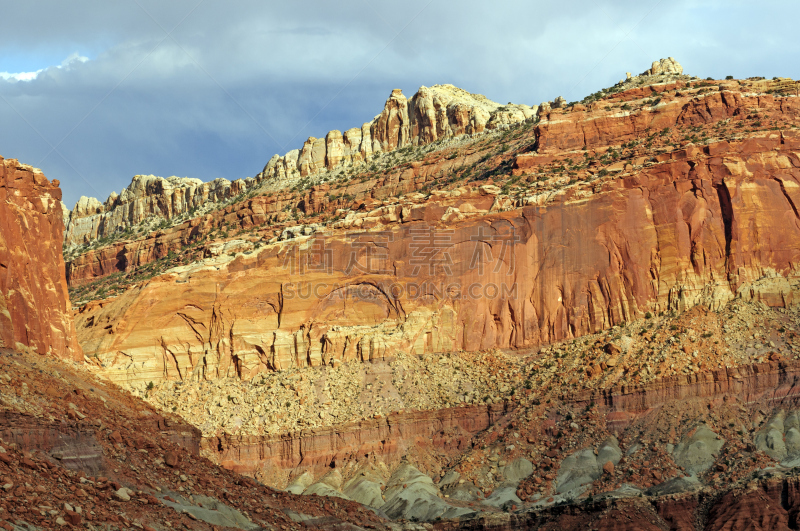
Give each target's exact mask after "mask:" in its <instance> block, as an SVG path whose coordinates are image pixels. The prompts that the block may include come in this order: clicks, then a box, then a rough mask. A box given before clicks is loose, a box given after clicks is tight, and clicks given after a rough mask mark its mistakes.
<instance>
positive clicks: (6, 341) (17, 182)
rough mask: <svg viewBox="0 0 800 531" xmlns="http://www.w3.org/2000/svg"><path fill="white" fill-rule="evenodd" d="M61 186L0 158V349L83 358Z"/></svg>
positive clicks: (30, 168) (17, 164)
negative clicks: (70, 291) (65, 252)
mask: <svg viewBox="0 0 800 531" xmlns="http://www.w3.org/2000/svg"><path fill="white" fill-rule="evenodd" d="M58 184H59V183H58V181H53V182H50V181H48V180H47V178H46V177H45V176H44V175H42V173H41V172H40V171H39V170H38V169H35V168H32V167H30V166H26V165H24V164H20V163H19V162H18V161H17V160H15V159H3V158H2V157H0V347H5V348H15V349H19V348H30V349H33V350H34V351H36V352H38V353H39V354H48V355H54V356H58V357H62V358H68V359H79V358H81V349H80V347H79V346H78V342H77V339H76V336H75V326H74V324H73V321H72V315H71V311H70V303H69V298H68V296H67V284H66V275H65V268H64V259H63V257H62V255H61V242H62V236H63V231H64V225H63V219H62V215H61V214H62V210H61V189H60V188H59V187H58Z"/></svg>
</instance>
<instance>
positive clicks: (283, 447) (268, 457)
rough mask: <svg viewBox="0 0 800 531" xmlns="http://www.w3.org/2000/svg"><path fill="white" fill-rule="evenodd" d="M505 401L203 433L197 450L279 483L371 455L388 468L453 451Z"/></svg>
mask: <svg viewBox="0 0 800 531" xmlns="http://www.w3.org/2000/svg"><path fill="white" fill-rule="evenodd" d="M506 412H507V411H506V406H504V405H503V404H498V405H495V406H475V407H466V408H450V409H442V410H438V411H414V412H404V413H393V414H390V415H388V416H386V417H379V418H376V419H368V420H363V421H360V422H357V423H352V424H344V425H337V426H331V427H327V428H323V429H315V430H309V431H307V432H298V433H284V434H281V435H279V436H252V435H251V436H240V435H233V434H220V435H218V436H216V437H206V438H204V439H203V442H202V451H203V454H204V455H206V456H207V457H209V458H210V459H212V460H213V461H214V462H216V463H219V464H221V465H222V466H224V467H225V468H228V469H231V470H234V471H236V472H239V473H242V474H246V475H248V476H254V477H256V478H257V479H259V481H262V482H264V483H267V484H269V485H274V486H277V487H281V488H285V486H286V484H287V480H288V478H289V476H290V475H292V476H294V475H297V471H298V470H302V471H307V472H309V473H311V474H312V475H313V476H314V477H319V476H321V475H324V474H325V472H327V470H329V469H330V468H331V467H336V468H340V469H345V468H346V467H348V465H349V466H350V468H352V466H353V465H355V464H356V463H361V462H362V461H365V459H364V458H365V457H367V459H366V460H367V461H369V460H371V461H373V462H381V463H383V464H384V466H386V467H387V469H388V470H392V469H394V468H395V467H396V466H397V465H398V464H399V462H400V461H401V459H402V458H404V457H407V456H409V455H415V456H418V457H419V459H420V460H425V457H426V454H433V455H450V456H452V455H455V454H457V453H459V452H461V451H464V450H466V449H467V448H469V447H470V445H471V442H470V441H471V440H472V437H473V436H474V435H475V434H476V433H478V432H480V431H483V430H485V429H486V428H488V427H489V426H491V425H492V424H494V423H495V422H496V421H497V420H498V419H499V418H500V417H502V416H503V415H504V414H505V413H506Z"/></svg>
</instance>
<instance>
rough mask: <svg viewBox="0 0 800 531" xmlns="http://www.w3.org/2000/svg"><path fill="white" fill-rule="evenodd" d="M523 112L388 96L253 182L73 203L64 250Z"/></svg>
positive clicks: (157, 181) (531, 114) (513, 120)
mask: <svg viewBox="0 0 800 531" xmlns="http://www.w3.org/2000/svg"><path fill="white" fill-rule="evenodd" d="M535 117H536V110H535V109H533V108H531V107H528V106H527V105H516V104H511V103H509V104H508V105H500V104H499V103H495V102H493V101H491V100H489V99H488V98H486V97H485V96H483V95H481V94H471V93H469V92H467V91H465V90H462V89H459V88H457V87H454V86H453V85H434V86H433V87H430V88H428V87H421V88H420V89H419V92H417V94H415V95H414V96H413V97H412V98H411V99H410V100H408V99H406V97H405V96H403V94H402V92H401V91H400V90H398V89H395V90H394V91H392V94H391V96H390V97H389V99H388V100H387V101H386V105H385V107H384V109H383V111H382V112H381V114H379V115H378V116H376V117H375V118H374V119H373V120H372V121H371V122H368V123H365V124H364V125H363V126H362V127H361V128H352V129H348V130H347V131H345V132H344V133H342V132H341V131H336V130H334V131H330V132H329V133H328V134H327V135H326V136H325V138H314V137H311V138H309V139H308V140H306V141H305V143H304V144H303V147H302V148H301V149H295V150H292V151H289V152H288V153H286V154H285V155H284V156H282V157H280V156H278V155H275V156H273V157H272V158H271V159H270V161H269V162H268V163H267V165H266V166H265V167H264V169H263V171H262V172H261V173H259V174H258V175H257V176H256V178H255V179H253V178H250V177H248V178H246V179H237V180H235V181H233V182H231V181H228V180H227V179H216V180H214V181H212V182H210V183H204V182H202V181H200V180H199V179H190V178H179V177H170V178H168V179H164V178H162V177H155V176H153V175H137V176H135V177H134V178H133V180H132V182H131V184H130V186H128V187H127V188H125V189H124V190H123V191H122V193H121V194H119V195H118V194H116V193H112V194H111V195H110V196H109V197H108V199H107V200H106V202H105V203H101V202H100V201H99V200H97V199H95V198H93V197H81V198H80V200H79V201H78V202H77V203H76V205H75V207H74V208H73V209H72V211H71V212H70V213H69V215H68V216H67V217H66V218H65V219H66V221H65V223H66V232H65V235H64V243H65V244H66V246H67V248H68V249H73V248H75V247H76V246H79V245H82V244H88V243H90V242H92V241H94V240H97V239H101V238H108V237H111V236H115V235H120V234H121V233H124V232H125V231H131V230H136V229H145V228H147V227H139V225H141V224H142V223H143V222H145V221H148V220H150V221H154V222H158V221H162V220H171V219H173V218H175V217H178V216H180V215H184V214H185V215H188V214H189V213H190V212H191V213H192V214H193V215H196V214H197V212H196V210H197V209H200V208H202V207H210V206H212V205H210V203H220V202H223V201H227V200H230V199H233V198H235V197H236V196H238V195H240V194H242V193H243V192H247V191H251V190H253V189H254V188H255V187H256V186H258V185H260V183H261V182H262V181H264V180H268V181H271V180H278V181H280V182H279V183H278V184H277V187H278V188H280V187H282V186H285V182H284V181H287V180H296V179H299V178H306V177H311V176H315V175H320V174H323V173H326V172H331V171H335V170H342V169H343V168H350V167H353V166H354V165H358V164H360V163H364V162H367V161H371V160H373V159H374V158H375V157H376V156H378V155H380V154H382V153H390V152H392V151H396V150H399V149H403V148H406V147H411V146H422V145H427V144H431V143H433V142H437V141H440V140H444V139H450V138H454V137H459V136H461V135H474V134H477V133H481V132H483V131H486V130H489V131H494V130H501V129H506V128H508V127H509V126H510V125H514V124H519V123H521V122H524V121H526V120H531V119H535Z"/></svg>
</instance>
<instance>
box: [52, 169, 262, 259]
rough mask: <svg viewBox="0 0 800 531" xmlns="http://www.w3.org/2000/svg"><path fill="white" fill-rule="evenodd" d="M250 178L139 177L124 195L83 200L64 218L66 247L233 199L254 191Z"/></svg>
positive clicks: (252, 181)
mask: <svg viewBox="0 0 800 531" xmlns="http://www.w3.org/2000/svg"><path fill="white" fill-rule="evenodd" d="M254 185H255V181H254V180H253V179H251V178H247V179H237V180H235V181H233V182H231V181H228V180H227V179H216V180H214V181H211V182H209V183H204V182H203V181H201V180H200V179H190V178H186V177H184V178H181V177H170V178H168V179H164V178H163V177H156V176H154V175H136V176H135V177H134V178H133V180H132V181H131V184H130V186H128V187H127V188H125V189H124V190H122V193H121V194H117V193H112V194H111V195H110V196H109V197H108V199H107V200H106V202H105V203H101V202H100V201H98V200H97V199H95V198H94V197H85V196H84V197H81V198H80V199H79V200H78V202H77V203H76V204H75V208H73V209H72V211H71V212H70V213H69V215H68V216H65V223H66V231H65V232H64V244H65V245H66V247H67V248H73V247H75V246H76V245H81V244H86V243H89V242H91V241H93V240H96V239H99V238H107V237H110V236H113V235H115V234H119V233H123V232H125V231H131V230H133V229H136V228H137V226H138V225H140V224H142V223H143V222H145V221H148V220H153V221H156V222H158V221H162V220H165V219H166V220H169V219H172V218H175V217H177V216H180V215H183V214H185V215H189V214H190V213H194V211H196V210H197V209H199V208H202V207H206V206H211V204H212V203H219V202H222V201H226V200H228V199H232V198H234V197H236V196H237V195H239V194H241V193H242V192H244V191H247V190H249V189H251V188H252V187H253V186H254Z"/></svg>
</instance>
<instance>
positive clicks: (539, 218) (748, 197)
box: [67, 58, 800, 529]
mask: <svg viewBox="0 0 800 531" xmlns="http://www.w3.org/2000/svg"><path fill="white" fill-rule="evenodd" d="M797 89H798V84H797V83H795V82H793V81H791V80H786V79H774V80H764V79H746V80H734V79H726V80H711V79H706V80H702V79H699V78H696V77H691V76H688V75H684V74H683V70H682V68H681V67H680V65H679V64H678V63H677V62H676V61H675V60H674V59H671V58H670V59H665V60H661V61H657V62H655V63H653V65H652V66H651V67H650V68H649V69H648V70H646V71H645V72H644V73H642V74H641V75H638V76H626V79H623V80H622V81H620V83H618V84H617V85H615V86H614V87H609V88H607V89H603V90H600V91H598V92H596V93H594V94H592V95H589V96H587V97H586V98H584V99H583V100H582V101H580V102H572V103H567V102H566V101H564V100H563V98H557V99H556V100H554V101H552V102H547V103H543V104H542V105H540V106H539V108H538V109H537V110H536V112H535V114H534V113H532V114H529V115H527V116H526V111H525V109H524V108H514V109H512V108H511V107H509V106H505V107H500V106H499V105H497V104H493V103H491V102H486V100H485V99H483V98H482V97H478V96H474V95H468V94H466V93H463V92H459V91H458V90H457V89H454V88H452V87H447V86H437V87H432V88H430V89H425V88H423V89H421V90H420V92H419V93H418V94H417V95H415V96H414V97H412V98H411V99H410V100H407V99H406V98H405V97H403V96H402V95H401V94H400V93H399V92H395V93H393V95H392V97H391V98H390V99H389V100H388V101H387V104H386V107H385V109H384V112H383V113H382V114H381V115H379V116H378V117H376V119H375V120H373V121H372V122H370V123H369V124H367V125H366V126H365V127H362V128H361V129H352V130H349V131H346V132H345V133H344V134H340V133H338V132H331V133H329V134H328V135H327V136H326V138H325V139H321V140H317V139H311V140H310V141H309V142H307V143H306V145H305V146H304V148H303V150H302V151H298V152H296V153H290V154H287V155H286V156H284V157H273V159H272V160H271V161H270V163H269V164H268V165H267V167H266V168H265V170H264V172H262V174H260V176H259V177H258V179H259V180H260V182H259V184H258V185H257V187H255V188H252V189H248V190H249V191H248V192H247V194H245V195H244V196H241V197H240V198H239V199H238V200H236V201H231V202H230V204H227V205H224V206H221V207H220V208H215V209H213V210H208V211H206V212H204V213H203V214H202V215H199V216H195V217H193V218H191V219H186V218H183V219H177V220H175V221H174V222H173V223H171V224H169V226H167V225H164V226H162V227H160V228H158V229H157V230H145V231H142V232H139V233H131V234H128V235H126V236H125V237H124V238H120V239H118V240H116V241H113V242H103V243H102V244H96V245H94V246H93V248H92V249H88V250H87V249H82V250H80V252H78V253H75V254H74V256H71V257H70V260H69V263H68V266H67V277H68V280H69V283H70V289H71V296H72V301H73V304H74V306H75V308H76V310H75V312H76V313H75V319H76V327H77V332H78V337H79V339H80V342H81V345H82V347H83V349H84V351H85V353H86V355H87V357H88V358H89V363H88V364H87V369H88V370H90V371H92V372H93V373H94V374H96V375H97V376H98V377H100V378H104V379H108V380H111V381H113V382H115V383H117V384H118V385H119V386H121V387H123V388H125V389H127V390H129V391H130V392H131V393H133V394H134V395H138V396H140V397H142V398H144V399H145V400H147V401H148V402H149V403H150V404H152V405H153V406H154V407H156V408H158V410H159V411H162V412H164V413H169V414H172V413H174V414H177V415H180V416H181V418H183V419H185V421H186V422H188V423H190V424H191V425H193V426H195V427H197V428H198V429H199V430H200V434H201V436H202V440H201V442H200V446H201V453H202V455H204V456H205V457H207V458H209V459H210V460H212V461H213V462H215V463H219V464H221V465H222V466H224V467H225V468H227V469H230V470H234V471H237V472H240V473H243V474H246V475H248V476H252V477H254V478H256V479H257V480H258V481H259V482H261V483H264V484H266V485H270V486H271V487H275V488H280V489H284V490H285V491H287V492H292V493H302V494H305V495H308V496H312V498H311V499H317V498H316V497H313V495H317V496H328V497H330V499H334V498H335V499H345V500H351V501H357V502H359V503H361V504H363V505H365V506H368V507H371V508H372V509H373V510H376V511H379V512H380V514H382V515H385V516H386V517H388V518H390V519H393V520H395V521H402V520H406V521H407V523H406V524H404V525H406V527H407V528H415V524H412V523H408V522H409V521H416V522H420V521H422V522H436V523H435V526H436V527H439V528H441V529H445V528H446V529H452V528H474V529H484V528H487V529H488V528H495V529H511V528H552V529H575V528H581V529H582V528H586V527H587V526H589V527H592V526H596V527H598V528H609V529H611V528H615V529H643V528H649V529H695V528H698V527H700V528H705V529H739V528H742V529H747V528H752V529H774V528H781V527H780V525H783V523H785V524H786V527H788V528H790V527H791V526H792V525H795V523H794V522H795V520H794V519H795V518H796V514H797V513H798V509H800V507H798V503H797V502H796V500H795V498H796V495H795V485H796V482H797V473H796V471H795V470H794V467H795V464H796V463H798V461H797V459H800V445H798V442H797V440H800V439H798V438H800V435H798V431H797V430H798V429H800V424H798V420H797V417H798V413H797V412H798V410H800V403H798V400H797V398H796V396H798V394H797V390H796V382H797V377H798V370H800V369H798V363H800V340H799V339H798V335H797V334H798V333H800V331H798V330H799V329H798V327H800V317H799V316H798V306H797V303H798V302H800V300H799V299H798V282H800V279H799V278H798V276H797V271H798V264H799V263H800V214H798V211H797V205H798V204H799V203H798V202H799V201H800V158H798V152H800V131H798V127H799V126H800V103H799V102H800V98H798V97H797V95H796V91H797ZM492 106H494V107H492ZM512 111H513V112H512ZM501 113H512V114H513V115H515V116H517V117H518V119H515V121H516V123H512V124H510V125H508V126H507V125H506V123H507V122H510V121H511V119H510V118H509V119H508V120H507V121H506V122H504V121H503V120H505V118H498V116H501ZM481 128H482V129H481ZM477 133H480V134H477ZM369 157H372V158H371V159H370V158H369ZM796 439H797V440H796ZM775 500H778V501H775ZM776 504H777V505H776ZM743 508H745V509H743ZM620 515H623V516H620ZM428 525H430V524H428ZM548 526H549V527H548Z"/></svg>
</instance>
